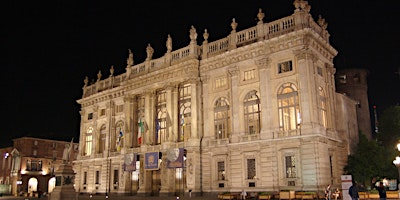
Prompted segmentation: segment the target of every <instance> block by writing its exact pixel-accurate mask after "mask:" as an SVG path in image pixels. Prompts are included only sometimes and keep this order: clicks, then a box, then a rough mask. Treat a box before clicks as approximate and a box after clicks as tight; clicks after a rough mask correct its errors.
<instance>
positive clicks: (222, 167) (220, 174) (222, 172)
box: [217, 161, 225, 181]
mask: <svg viewBox="0 0 400 200" xmlns="http://www.w3.org/2000/svg"><path fill="white" fill-rule="evenodd" d="M217 167H218V180H219V181H223V180H225V162H224V161H219V162H218V163H217Z"/></svg>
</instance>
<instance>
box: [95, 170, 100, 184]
mask: <svg viewBox="0 0 400 200" xmlns="http://www.w3.org/2000/svg"><path fill="white" fill-rule="evenodd" d="M94 183H95V184H100V171H98V170H97V171H96V175H95V182H94Z"/></svg>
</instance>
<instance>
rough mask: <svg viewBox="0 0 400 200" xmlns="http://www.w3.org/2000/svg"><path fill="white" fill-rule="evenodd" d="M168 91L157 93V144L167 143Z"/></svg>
mask: <svg viewBox="0 0 400 200" xmlns="http://www.w3.org/2000/svg"><path fill="white" fill-rule="evenodd" d="M166 95H167V93H166V91H165V90H159V91H157V94H156V96H157V102H156V112H157V116H156V121H155V123H154V124H155V130H156V132H155V138H154V140H155V144H161V142H162V141H166V138H165V136H166V132H167V99H166Z"/></svg>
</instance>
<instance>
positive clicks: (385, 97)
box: [0, 0, 400, 147]
mask: <svg viewBox="0 0 400 200" xmlns="http://www.w3.org/2000/svg"><path fill="white" fill-rule="evenodd" d="M308 3H309V4H310V5H311V13H312V15H313V17H314V19H315V20H316V19H318V15H321V16H322V17H323V18H325V20H326V22H327V23H328V31H329V33H330V35H331V36H330V42H331V45H332V46H333V47H334V48H335V49H336V50H337V51H338V52H339V53H338V55H337V56H336V58H335V60H334V63H335V67H336V68H337V69H346V68H365V69H368V70H369V72H370V74H369V77H368V81H369V86H368V93H369V101H370V107H371V108H372V106H373V105H376V106H377V108H378V109H377V110H378V115H379V113H381V112H382V111H383V110H384V109H385V108H386V107H388V106H392V105H398V104H399V100H400V89H399V86H400V77H399V74H398V71H399V68H400V65H399V64H398V62H397V59H398V58H399V57H400V48H399V47H398V46H399V45H400V31H399V28H398V25H399V20H400V15H399V14H398V13H399V12H398V11H397V10H398V8H399V7H400V1H390V3H388V2H387V1H373V2H370V1H361V0H310V1H308ZM259 8H262V10H263V12H264V13H265V18H264V22H270V21H273V20H277V19H280V18H282V17H285V16H288V15H291V14H292V13H293V11H294V6H293V0H247V1H218V0H214V1H210V0H203V1H179V0H178V1H161V2H159V3H158V2H157V3H156V2H153V1H140V0H139V1H137V0H131V1H108V2H104V1H93V0H87V1H63V0H60V1H43V2H42V1H27V0H26V1H23V0H22V1H18V0H5V1H2V5H1V6H0V12H1V14H0V15H1V16H0V17H1V18H0V22H1V23H0V25H1V27H0V42H1V43H0V70H1V71H0V72H1V75H2V77H1V79H0V80H1V86H2V97H1V98H0V99H1V102H0V105H1V114H2V118H1V119H2V120H1V126H0V134H1V136H0V137H1V139H0V147H4V146H9V145H12V141H11V139H13V138H18V137H23V136H31V137H40V138H48V139H60V140H65V141H70V140H71V138H72V137H74V138H75V140H74V141H75V142H78V137H79V124H80V115H79V110H80V107H79V105H78V103H76V100H78V99H80V98H81V96H82V87H83V80H84V78H85V76H88V77H89V79H90V80H92V79H96V74H97V73H98V72H99V70H101V72H102V74H103V78H102V79H104V78H105V77H108V76H109V69H110V67H111V65H114V69H115V75H119V74H121V73H124V72H125V67H126V58H127V56H128V49H132V52H133V54H134V61H135V64H138V63H142V62H143V61H144V60H145V58H146V53H145V49H146V46H147V44H148V43H150V44H151V46H152V47H153V48H154V50H155V53H154V56H153V58H158V57H161V56H162V55H164V53H165V52H166V47H165V42H166V39H167V36H168V34H170V35H171V37H172V41H173V50H176V49H179V48H182V47H185V46H187V45H188V44H189V40H190V39H189V29H190V26H191V25H193V26H194V27H195V28H196V29H197V33H198V35H199V37H198V38H197V42H198V44H199V45H200V44H201V42H202V41H203V37H202V34H203V32H204V29H207V30H208V32H209V34H210V37H209V41H215V40H217V39H221V38H223V37H226V36H227V35H228V34H229V32H230V31H231V27H230V23H231V21H232V18H235V19H236V22H237V23H238V28H237V30H238V31H240V30H243V29H246V28H249V27H252V26H255V25H256V23H257V17H256V15H257V13H258V9H259Z"/></svg>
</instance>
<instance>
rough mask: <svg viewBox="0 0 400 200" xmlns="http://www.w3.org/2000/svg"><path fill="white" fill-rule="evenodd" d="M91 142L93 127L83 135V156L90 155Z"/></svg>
mask: <svg viewBox="0 0 400 200" xmlns="http://www.w3.org/2000/svg"><path fill="white" fill-rule="evenodd" d="M92 142H93V127H89V128H88V129H87V130H86V134H85V148H84V149H85V151H84V155H85V156H90V155H92Z"/></svg>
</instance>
